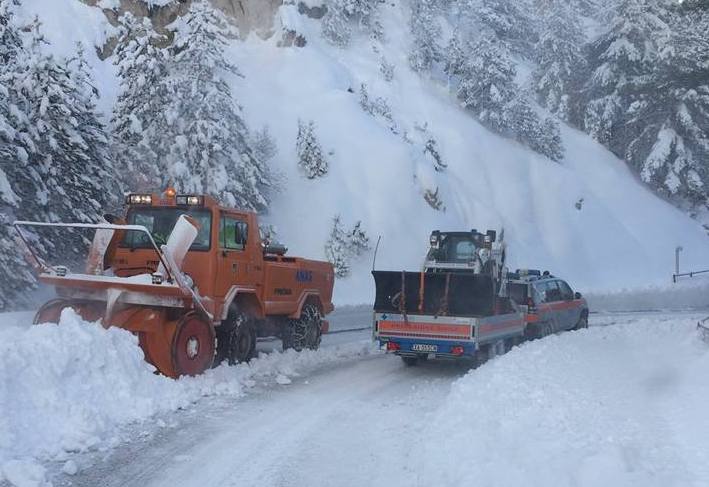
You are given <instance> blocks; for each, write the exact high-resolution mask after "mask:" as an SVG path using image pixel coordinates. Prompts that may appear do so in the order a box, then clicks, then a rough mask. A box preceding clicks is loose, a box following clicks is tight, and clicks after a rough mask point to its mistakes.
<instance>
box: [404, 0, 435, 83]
mask: <svg viewBox="0 0 709 487" xmlns="http://www.w3.org/2000/svg"><path fill="white" fill-rule="evenodd" d="M437 14H438V4H437V0H412V2H411V17H410V19H409V28H410V29H411V35H412V37H413V45H412V47H411V52H410V53H409V65H410V66H411V68H412V69H413V70H414V71H419V72H424V71H429V70H430V69H431V66H432V65H433V64H434V63H437V62H438V61H440V60H441V47H440V45H439V44H438V42H439V39H440V38H441V25H440V23H439V21H438V18H437Z"/></svg>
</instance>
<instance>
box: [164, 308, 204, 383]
mask: <svg viewBox="0 0 709 487" xmlns="http://www.w3.org/2000/svg"><path fill="white" fill-rule="evenodd" d="M170 355H171V357H172V366H173V368H174V373H175V375H176V376H177V377H181V376H183V375H189V376H195V375H199V374H201V373H202V372H204V371H205V370H207V369H208V368H210V367H211V366H212V363H213V362H214V326H212V323H210V322H209V321H207V320H206V319H204V318H203V317H201V316H200V315H198V314H197V313H195V312H194V311H192V312H190V313H187V314H186V315H185V316H183V317H182V319H180V321H179V322H178V324H177V329H176V331H175V335H174V336H173V338H172V344H171V349H170Z"/></svg>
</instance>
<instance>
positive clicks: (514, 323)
mask: <svg viewBox="0 0 709 487" xmlns="http://www.w3.org/2000/svg"><path fill="white" fill-rule="evenodd" d="M523 324H524V322H523V321H522V320H511V321H503V322H502V323H490V324H487V323H484V324H481V325H480V326H479V329H480V333H487V332H490V331H495V330H505V329H507V328H512V327H518V326H522V325H523Z"/></svg>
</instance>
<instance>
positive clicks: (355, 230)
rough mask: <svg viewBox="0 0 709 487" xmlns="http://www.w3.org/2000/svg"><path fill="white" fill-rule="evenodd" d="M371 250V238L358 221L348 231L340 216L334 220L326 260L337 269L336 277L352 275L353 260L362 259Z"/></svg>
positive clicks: (326, 250)
mask: <svg viewBox="0 0 709 487" xmlns="http://www.w3.org/2000/svg"><path fill="white" fill-rule="evenodd" d="M369 249H370V245H369V237H368V236H367V233H366V232H365V231H364V229H363V228H362V222H361V221H358V222H357V223H355V225H354V226H353V227H352V230H350V231H346V230H345V228H344V226H343V224H342V219H341V217H340V215H335V216H334V217H333V219H332V229H331V230H330V236H329V237H328V239H327V242H325V258H326V259H327V261H328V262H330V263H331V264H332V265H333V267H334V268H335V275H336V276H337V277H340V278H343V277H347V276H349V275H350V271H351V267H352V259H356V258H357V257H360V256H361V255H362V254H364V253H365V252H367V251H368V250H369Z"/></svg>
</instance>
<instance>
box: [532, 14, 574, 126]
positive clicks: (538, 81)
mask: <svg viewBox="0 0 709 487" xmlns="http://www.w3.org/2000/svg"><path fill="white" fill-rule="evenodd" d="M536 6H537V12H538V15H539V17H540V20H541V22H540V35H539V40H538V41H537V43H536V45H535V48H534V52H535V57H536V61H537V67H536V69H535V71H534V76H533V79H534V89H535V91H536V93H537V97H538V100H539V103H540V104H541V105H542V106H545V107H546V108H547V109H549V111H551V112H552V113H554V114H556V115H557V116H558V117H559V118H561V119H562V120H569V110H570V108H571V103H570V101H569V98H570V96H571V93H574V92H576V91H577V90H576V88H577V86H576V83H578V80H579V76H578V75H579V73H581V72H583V70H584V65H585V59H584V57H583V52H582V46H583V43H584V33H583V29H582V26H581V23H580V18H579V15H578V13H577V12H576V11H575V10H574V9H573V7H572V5H571V4H569V3H568V2H567V1H565V0H536Z"/></svg>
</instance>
